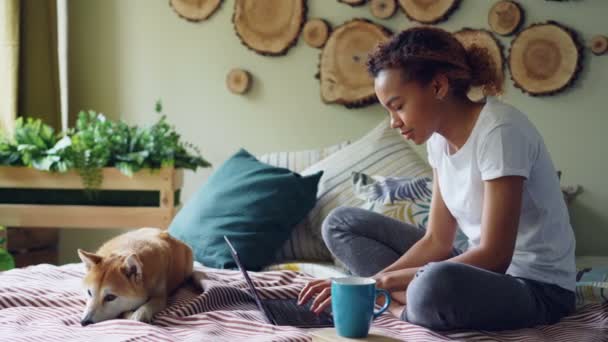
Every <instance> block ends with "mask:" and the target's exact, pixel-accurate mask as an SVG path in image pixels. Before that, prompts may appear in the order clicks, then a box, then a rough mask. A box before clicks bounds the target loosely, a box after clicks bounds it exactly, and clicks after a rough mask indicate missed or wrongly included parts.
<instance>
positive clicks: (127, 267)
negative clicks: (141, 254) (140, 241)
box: [123, 254, 143, 281]
mask: <svg viewBox="0 0 608 342" xmlns="http://www.w3.org/2000/svg"><path fill="white" fill-rule="evenodd" d="M123 272H124V273H125V275H126V276H127V278H131V277H133V279H134V280H135V281H139V280H140V279H142V276H143V269H142V265H141V261H140V260H139V258H138V257H137V255H135V254H131V255H129V256H128V257H126V258H125V262H124V266H123Z"/></svg>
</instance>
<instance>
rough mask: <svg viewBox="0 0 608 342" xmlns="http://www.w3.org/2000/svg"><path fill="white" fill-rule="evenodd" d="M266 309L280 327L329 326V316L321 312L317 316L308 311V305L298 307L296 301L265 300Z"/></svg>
mask: <svg viewBox="0 0 608 342" xmlns="http://www.w3.org/2000/svg"><path fill="white" fill-rule="evenodd" d="M264 305H265V306H266V309H268V311H270V313H271V314H272V316H273V317H274V319H275V320H276V321H277V324H280V325H331V324H332V323H333V322H332V319H331V316H330V315H328V314H327V313H325V312H323V313H321V314H320V315H319V316H317V315H315V314H314V312H312V311H310V303H308V304H306V305H301V306H300V305H298V303H297V300H296V299H293V300H292V299H266V300H264Z"/></svg>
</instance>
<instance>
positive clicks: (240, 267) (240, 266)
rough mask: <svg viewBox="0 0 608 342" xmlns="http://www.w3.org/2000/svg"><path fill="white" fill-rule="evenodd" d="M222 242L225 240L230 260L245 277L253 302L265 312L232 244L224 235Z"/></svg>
mask: <svg viewBox="0 0 608 342" xmlns="http://www.w3.org/2000/svg"><path fill="white" fill-rule="evenodd" d="M224 240H226V243H227V244H228V247H229V248H230V254H232V258H233V259H234V262H236V266H237V267H238V268H239V270H241V272H242V273H243V276H244V277H245V280H246V281H247V284H249V289H250V290H251V292H252V295H253V297H254V298H255V302H256V303H257V305H258V307H259V308H260V310H262V312H265V310H264V306H262V300H261V299H260V297H259V296H258V292H257V291H256V290H255V286H254V285H253V282H252V281H251V278H249V274H247V270H246V269H245V267H244V266H243V264H242V263H241V259H239V255H238V253H237V252H236V249H234V246H232V243H230V240H228V237H227V236H226V235H224Z"/></svg>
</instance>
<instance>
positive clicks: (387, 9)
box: [369, 0, 397, 19]
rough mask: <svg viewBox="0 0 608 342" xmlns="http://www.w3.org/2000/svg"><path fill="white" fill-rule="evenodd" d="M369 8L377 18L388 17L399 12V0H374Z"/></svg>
mask: <svg viewBox="0 0 608 342" xmlns="http://www.w3.org/2000/svg"><path fill="white" fill-rule="evenodd" d="M369 10H370V12H371V13H372V15H373V16H374V17H376V18H379V19H388V18H390V17H392V16H393V15H395V12H397V0H372V1H371V2H370V4H369Z"/></svg>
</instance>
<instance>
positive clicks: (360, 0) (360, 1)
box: [325, 0, 367, 7]
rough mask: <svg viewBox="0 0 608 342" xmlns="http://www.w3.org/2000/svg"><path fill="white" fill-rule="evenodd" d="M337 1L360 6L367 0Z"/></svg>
mask: <svg viewBox="0 0 608 342" xmlns="http://www.w3.org/2000/svg"><path fill="white" fill-rule="evenodd" d="M325 1H327V0H325ZM338 2H341V3H343V4H347V5H351V6H353V7H355V6H362V5H364V4H365V2H367V0H338Z"/></svg>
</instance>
